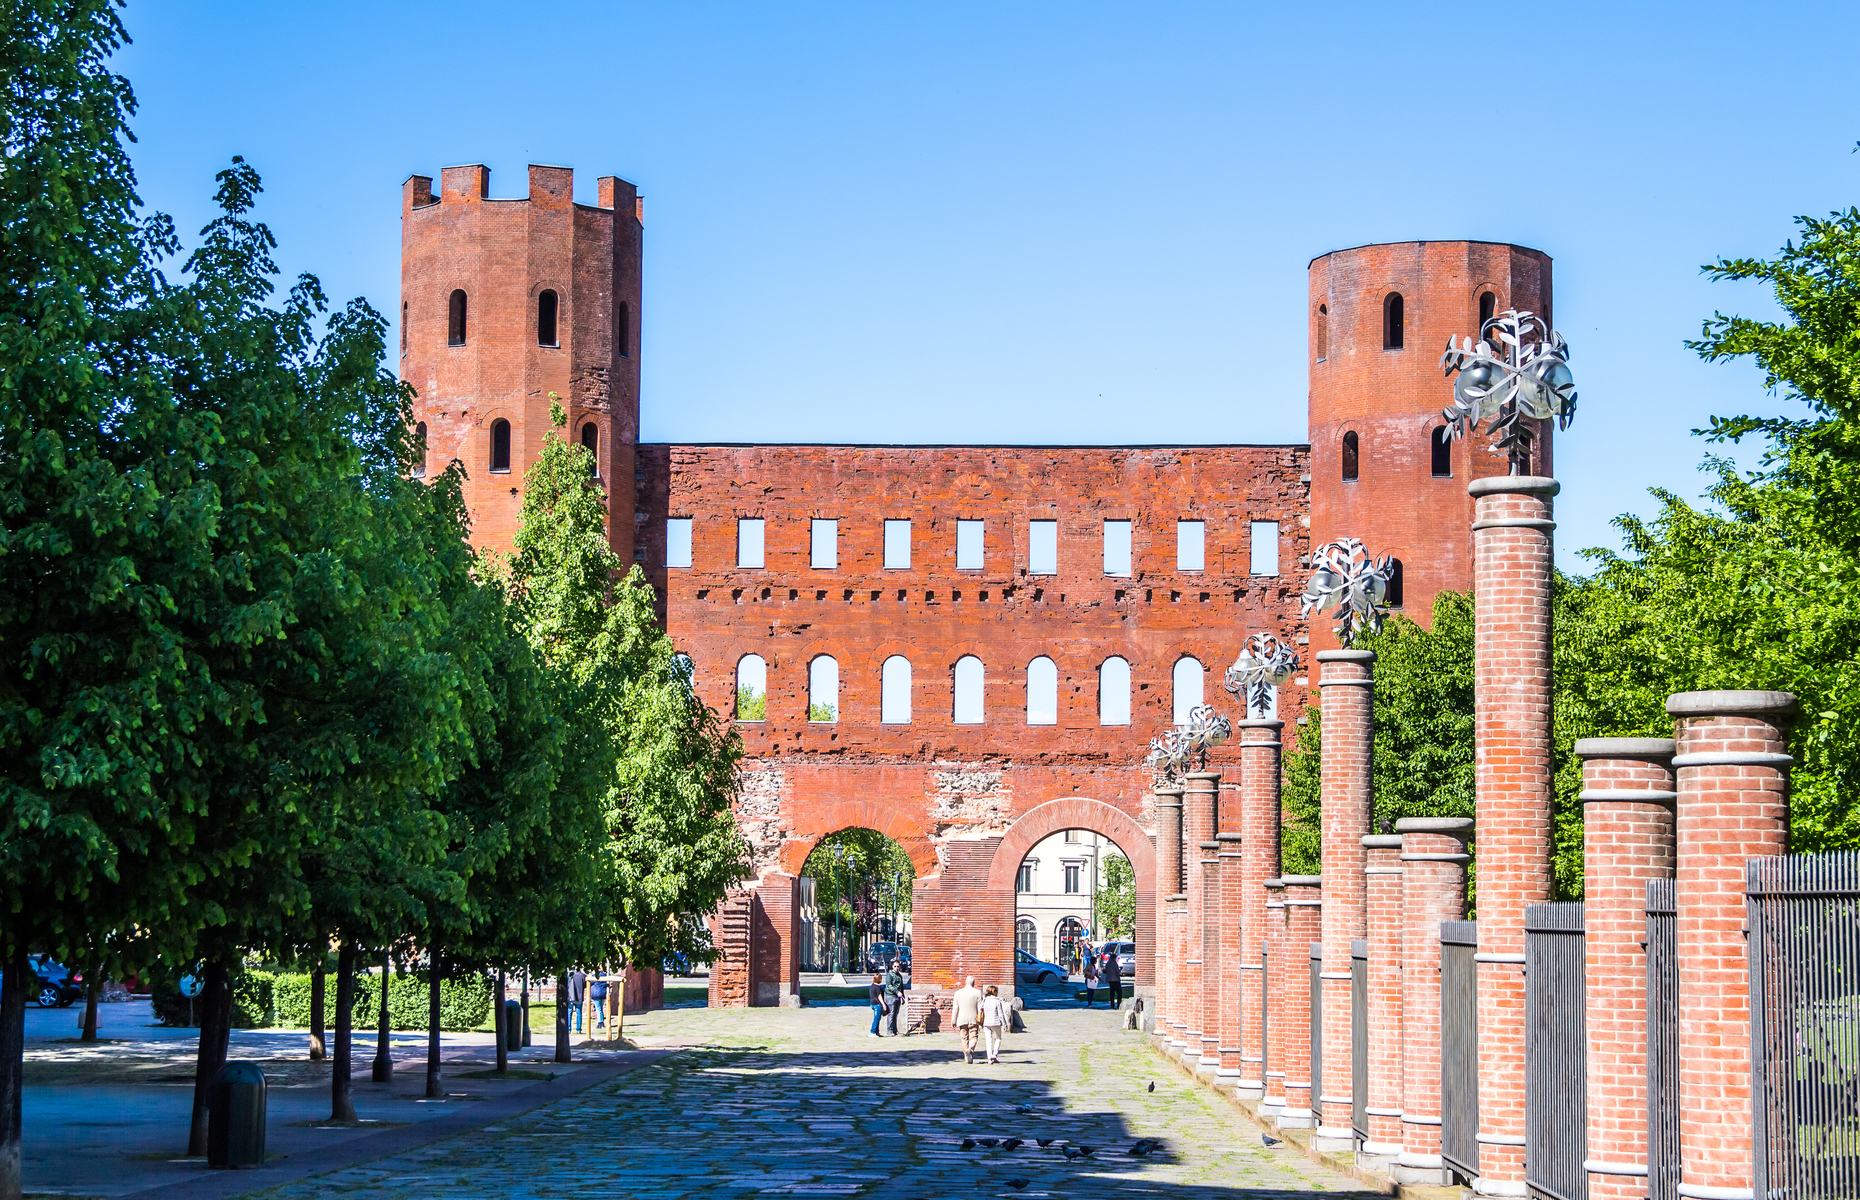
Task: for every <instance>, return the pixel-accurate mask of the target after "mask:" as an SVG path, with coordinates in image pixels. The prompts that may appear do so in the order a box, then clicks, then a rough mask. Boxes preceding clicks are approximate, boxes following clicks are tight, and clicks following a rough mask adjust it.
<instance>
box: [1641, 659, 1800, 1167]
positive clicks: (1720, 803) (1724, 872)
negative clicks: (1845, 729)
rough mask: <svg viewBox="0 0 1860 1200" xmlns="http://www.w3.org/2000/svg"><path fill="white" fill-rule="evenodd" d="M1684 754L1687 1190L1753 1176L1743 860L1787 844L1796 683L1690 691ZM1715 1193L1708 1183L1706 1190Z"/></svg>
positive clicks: (1679, 713)
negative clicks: (1784, 688) (1784, 687)
mask: <svg viewBox="0 0 1860 1200" xmlns="http://www.w3.org/2000/svg"><path fill="white" fill-rule="evenodd" d="M1666 711H1667V712H1668V713H1669V714H1671V715H1672V716H1673V717H1674V718H1675V720H1674V740H1675V741H1676V742H1677V743H1678V746H1677V749H1678V754H1677V755H1675V756H1674V758H1673V768H1674V773H1675V775H1676V776H1677V779H1678V788H1677V790H1678V792H1679V803H1678V808H1679V811H1678V820H1677V834H1678V867H1677V881H1676V884H1675V888H1676V890H1677V891H1678V901H1679V903H1678V910H1679V912H1678V917H1677V928H1678V950H1679V1108H1680V1117H1679V1142H1680V1146H1681V1147H1682V1148H1683V1152H1684V1153H1683V1159H1684V1165H1683V1171H1682V1175H1681V1179H1680V1183H1681V1186H1682V1188H1684V1187H1692V1188H1707V1189H1710V1188H1745V1189H1748V1188H1749V1187H1751V1186H1752V1179H1751V1166H1750V1156H1751V1137H1750V1122H1751V1113H1750V971H1749V964H1750V960H1749V950H1748V947H1747V946H1746V944H1745V940H1744V864H1745V862H1747V861H1748V860H1749V859H1752V858H1758V857H1762V856H1765V855H1772V854H1783V853H1785V852H1786V851H1787V849H1788V831H1789V759H1788V756H1787V746H1786V743H1785V739H1784V734H1783V729H1784V726H1785V724H1786V723H1787V721H1788V720H1789V718H1790V717H1792V716H1793V715H1794V712H1795V697H1794V696H1792V695H1790V694H1789V693H1787V692H1681V693H1679V694H1678V695H1675V696H1670V697H1668V698H1667V701H1666ZM1707 1194H1709V1193H1707Z"/></svg>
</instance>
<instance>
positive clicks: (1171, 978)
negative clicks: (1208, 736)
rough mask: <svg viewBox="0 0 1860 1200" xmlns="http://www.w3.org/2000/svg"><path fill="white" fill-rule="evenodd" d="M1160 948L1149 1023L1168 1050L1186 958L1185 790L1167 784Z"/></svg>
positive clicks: (1162, 814)
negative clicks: (1181, 896)
mask: <svg viewBox="0 0 1860 1200" xmlns="http://www.w3.org/2000/svg"><path fill="white" fill-rule="evenodd" d="M1156 825H1157V830H1156V898H1155V900H1154V902H1153V903H1154V907H1155V912H1156V948H1155V950H1154V951H1153V953H1152V955H1151V960H1152V962H1153V963H1154V964H1155V965H1154V966H1153V967H1152V968H1151V969H1152V970H1153V971H1155V972H1156V979H1155V988H1156V990H1155V1005H1156V1011H1155V1013H1154V1014H1153V1015H1152V1016H1151V1019H1150V1022H1149V1030H1150V1036H1151V1037H1153V1038H1156V1039H1158V1045H1160V1046H1161V1047H1162V1048H1163V1049H1165V1050H1167V1049H1168V1048H1169V1047H1170V1046H1171V1045H1172V1044H1173V1043H1174V1041H1175V996H1176V980H1177V979H1178V978H1180V976H1181V974H1182V960H1181V959H1179V958H1177V957H1176V954H1175V903H1176V898H1177V897H1176V893H1177V892H1179V891H1181V890H1182V889H1181V879H1182V789H1181V788H1180V787H1179V786H1175V785H1167V786H1164V787H1159V788H1157V789H1156Z"/></svg>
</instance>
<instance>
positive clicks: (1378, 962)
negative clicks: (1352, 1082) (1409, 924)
mask: <svg viewBox="0 0 1860 1200" xmlns="http://www.w3.org/2000/svg"><path fill="white" fill-rule="evenodd" d="M1401 848H1402V839H1401V835H1400V834H1395V833H1372V834H1370V835H1369V836H1368V837H1365V838H1364V839H1363V851H1364V855H1365V861H1366V863H1367V865H1366V866H1365V867H1364V868H1363V894H1364V896H1365V898H1366V902H1367V905H1368V926H1369V936H1368V942H1369V980H1368V983H1369V989H1368V990H1369V1012H1368V1018H1369V1047H1370V1049H1369V1095H1368V1096H1366V1097H1365V1098H1364V1102H1363V1103H1364V1107H1363V1113H1364V1115H1365V1116H1366V1117H1367V1118H1368V1128H1367V1130H1366V1132H1367V1134H1368V1137H1366V1138H1365V1139H1364V1141H1363V1144H1362V1146H1361V1147H1359V1148H1358V1150H1357V1158H1358V1160H1359V1161H1362V1162H1363V1163H1364V1165H1367V1166H1376V1167H1387V1166H1389V1165H1390V1164H1391V1163H1393V1162H1394V1160H1395V1157H1396V1156H1397V1155H1399V1154H1400V1153H1401V1072H1402V1058H1401V1045H1402V1034H1403V1031H1402V1008H1401V978H1402V941H1403V937H1402V923H1403V922H1402V888H1401V883H1402V864H1401Z"/></svg>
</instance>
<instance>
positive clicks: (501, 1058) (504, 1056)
mask: <svg viewBox="0 0 1860 1200" xmlns="http://www.w3.org/2000/svg"><path fill="white" fill-rule="evenodd" d="M491 1003H492V1005H493V1006H494V1009H493V1011H492V1013H491V1027H492V1028H493V1029H496V1030H497V1073H498V1074H499V1075H502V1074H503V1073H504V1072H505V1071H507V1070H509V1068H510V1051H509V1050H506V1049H505V1048H504V1046H505V1042H504V1039H505V1038H506V1037H507V1036H509V1035H508V1034H506V1033H505V1032H504V968H502V967H499V968H497V991H495V992H493V993H492V1000H491Z"/></svg>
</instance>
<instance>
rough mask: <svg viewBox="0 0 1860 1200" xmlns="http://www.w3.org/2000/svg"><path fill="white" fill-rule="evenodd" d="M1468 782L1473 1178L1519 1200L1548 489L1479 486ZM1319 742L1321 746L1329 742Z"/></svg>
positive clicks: (1539, 844) (1538, 879)
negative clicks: (1475, 1011) (1475, 851)
mask: <svg viewBox="0 0 1860 1200" xmlns="http://www.w3.org/2000/svg"><path fill="white" fill-rule="evenodd" d="M1467 490H1468V492H1469V493H1470V494H1471V495H1472V497H1473V525H1472V530H1473V595H1474V605H1475V613H1474V624H1473V687H1474V692H1475V696H1476V699H1475V701H1474V726H1473V760H1474V766H1473V775H1474V783H1475V787H1476V789H1477V792H1478V822H1479V951H1478V955H1477V962H1478V969H1479V1177H1478V1178H1477V1179H1475V1180H1473V1190H1474V1191H1475V1192H1478V1193H1480V1194H1481V1195H1488V1196H1523V1195H1524V1194H1525V1187H1524V1095H1525V1086H1524V1082H1525V1081H1524V909H1525V906H1527V905H1530V904H1536V903H1539V902H1541V901H1545V900H1548V899H1549V898H1550V783H1551V780H1550V750H1551V744H1550V573H1551V552H1552V541H1551V534H1552V532H1553V531H1554V530H1555V528H1556V522H1555V521H1554V520H1552V519H1551V515H1550V512H1551V509H1550V502H1551V497H1552V496H1554V495H1556V493H1557V490H1558V484H1557V482H1556V480H1554V479H1544V478H1539V477H1536V476H1529V475H1509V476H1503V475H1501V476H1497V477H1495V478H1489V479H1476V480H1474V481H1473V482H1472V484H1471V485H1470V487H1468V489H1467ZM1325 733H1326V734H1327V735H1328V733H1329V730H1328V729H1326V730H1325Z"/></svg>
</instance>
